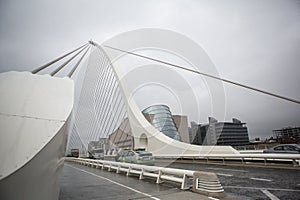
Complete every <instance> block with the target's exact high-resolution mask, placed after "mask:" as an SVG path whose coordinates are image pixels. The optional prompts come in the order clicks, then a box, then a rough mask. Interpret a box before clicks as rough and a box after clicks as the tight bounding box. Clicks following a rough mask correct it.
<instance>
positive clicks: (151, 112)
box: [142, 105, 180, 141]
mask: <svg viewBox="0 0 300 200" xmlns="http://www.w3.org/2000/svg"><path fill="white" fill-rule="evenodd" d="M142 113H143V114H144V116H145V117H146V119H147V120H148V121H149V122H150V123H151V124H152V125H153V126H154V127H155V128H156V129H157V130H159V131H160V132H162V133H164V134H165V135H166V136H169V137H170V138H172V139H174V140H179V141H180V135H179V133H178V129H177V128H176V125H175V122H174V120H173V118H172V113H171V111H170V109H169V107H168V106H166V105H153V106H150V107H148V108H146V109H144V110H143V111H142Z"/></svg>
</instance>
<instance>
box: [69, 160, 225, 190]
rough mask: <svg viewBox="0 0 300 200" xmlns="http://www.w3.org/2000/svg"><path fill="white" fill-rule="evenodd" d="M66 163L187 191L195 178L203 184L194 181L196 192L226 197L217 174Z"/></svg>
mask: <svg viewBox="0 0 300 200" xmlns="http://www.w3.org/2000/svg"><path fill="white" fill-rule="evenodd" d="M66 161H72V162H75V163H79V164H81V165H86V166H90V167H96V168H101V169H107V170H108V171H115V172H116V173H121V172H123V173H126V175H127V176H129V175H130V174H136V175H139V179H143V178H145V177H151V178H155V179H156V183H158V184H159V183H162V182H163V181H165V180H166V181H173V182H176V183H181V187H180V188H181V189H182V190H187V189H189V188H190V187H191V186H192V185H189V181H188V180H189V178H193V180H194V179H195V177H197V178H198V179H199V180H201V181H202V182H201V184H199V181H193V188H196V190H195V191H196V192H198V193H202V194H206V195H208V194H209V195H210V196H220V195H221V196H222V195H224V189H223V187H222V185H221V184H220V182H219V179H218V178H217V176H216V174H215V173H210V172H198V171H192V170H184V169H174V168H165V167H158V166H148V165H139V164H131V163H123V162H114V161H107V160H93V159H84V158H66ZM203 181H204V182H203ZM209 182H211V183H213V184H210V185H209V186H208V184H207V183H209ZM202 183H204V184H202ZM195 184H197V185H195Z"/></svg>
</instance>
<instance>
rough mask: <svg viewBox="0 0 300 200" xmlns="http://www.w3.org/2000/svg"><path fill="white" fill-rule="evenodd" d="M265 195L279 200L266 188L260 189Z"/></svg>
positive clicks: (273, 199)
mask: <svg viewBox="0 0 300 200" xmlns="http://www.w3.org/2000/svg"><path fill="white" fill-rule="evenodd" d="M261 191H262V192H263V193H264V194H265V195H267V196H268V197H269V198H270V199H271V200H280V199H278V198H277V197H276V196H275V195H274V194H272V193H271V192H269V191H268V190H261Z"/></svg>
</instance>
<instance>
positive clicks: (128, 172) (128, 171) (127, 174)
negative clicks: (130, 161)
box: [126, 167, 131, 176]
mask: <svg viewBox="0 0 300 200" xmlns="http://www.w3.org/2000/svg"><path fill="white" fill-rule="evenodd" d="M130 170H131V167H128V170H127V173H126V176H129V174H130Z"/></svg>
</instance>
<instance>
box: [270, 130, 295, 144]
mask: <svg viewBox="0 0 300 200" xmlns="http://www.w3.org/2000/svg"><path fill="white" fill-rule="evenodd" d="M273 136H274V137H275V138H276V139H277V141H278V142H279V143H298V144H299V143H300V127H287V128H282V129H276V130H273Z"/></svg>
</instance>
